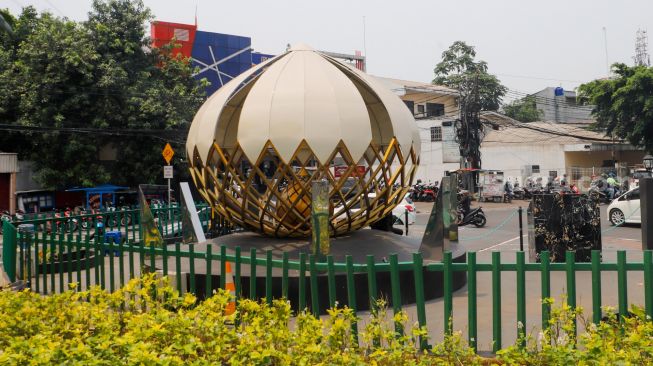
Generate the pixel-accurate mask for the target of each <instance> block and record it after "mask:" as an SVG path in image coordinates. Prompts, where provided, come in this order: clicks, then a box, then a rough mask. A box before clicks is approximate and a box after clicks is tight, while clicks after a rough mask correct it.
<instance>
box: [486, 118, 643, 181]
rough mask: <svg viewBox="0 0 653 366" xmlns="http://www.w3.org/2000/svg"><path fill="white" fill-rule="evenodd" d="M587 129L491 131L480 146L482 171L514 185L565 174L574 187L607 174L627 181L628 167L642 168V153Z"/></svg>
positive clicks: (545, 126) (556, 126)
mask: <svg viewBox="0 0 653 366" xmlns="http://www.w3.org/2000/svg"><path fill="white" fill-rule="evenodd" d="M585 127H586V125H574V124H568V123H567V124H560V123H551V122H531V123H519V122H517V123H507V124H504V125H502V127H500V128H499V129H497V130H489V131H488V133H487V135H486V136H485V139H484V140H483V142H482V143H481V159H482V161H483V169H489V170H499V171H503V172H504V176H505V177H506V179H507V178H510V179H511V180H512V181H513V182H514V181H523V179H525V178H526V177H528V176H541V177H544V178H547V177H553V178H555V177H557V176H561V175H562V174H565V173H566V174H567V176H568V179H569V180H570V181H571V182H572V183H573V182H577V181H578V180H580V179H581V178H583V177H585V178H586V179H585V180H587V179H591V178H592V176H596V175H600V174H601V173H603V172H605V171H614V172H615V173H617V174H618V175H625V174H627V171H628V170H627V167H631V166H636V165H638V164H641V162H642V158H643V156H644V151H642V150H639V149H636V148H634V147H633V146H631V145H629V144H627V143H621V142H619V141H616V142H612V141H611V140H610V139H609V138H607V137H605V136H604V134H603V133H600V132H594V131H588V130H587V129H586V128H585ZM583 188H587V187H583Z"/></svg>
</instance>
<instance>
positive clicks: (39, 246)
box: [17, 233, 653, 351]
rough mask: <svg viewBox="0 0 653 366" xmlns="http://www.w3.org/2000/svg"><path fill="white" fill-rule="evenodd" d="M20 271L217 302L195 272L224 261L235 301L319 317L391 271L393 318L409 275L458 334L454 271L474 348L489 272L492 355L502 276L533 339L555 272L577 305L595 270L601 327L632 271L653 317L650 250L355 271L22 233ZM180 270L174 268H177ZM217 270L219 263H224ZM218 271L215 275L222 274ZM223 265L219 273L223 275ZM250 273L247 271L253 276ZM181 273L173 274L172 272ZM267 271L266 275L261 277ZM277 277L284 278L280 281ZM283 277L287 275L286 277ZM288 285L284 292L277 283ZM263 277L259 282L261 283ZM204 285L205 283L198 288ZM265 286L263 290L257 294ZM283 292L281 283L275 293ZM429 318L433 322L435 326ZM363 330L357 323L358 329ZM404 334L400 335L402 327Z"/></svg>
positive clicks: (330, 262) (422, 314) (54, 283)
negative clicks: (530, 283)
mask: <svg viewBox="0 0 653 366" xmlns="http://www.w3.org/2000/svg"><path fill="white" fill-rule="evenodd" d="M17 239H18V248H19V249H18V251H19V253H18V258H19V260H18V268H17V273H18V275H19V278H21V279H24V280H26V281H27V282H28V286H29V288H31V289H32V290H33V291H37V292H40V293H43V294H51V293H55V292H61V291H63V290H66V289H67V288H68V287H69V284H72V283H77V285H76V287H75V289H76V290H83V289H86V288H88V287H89V286H101V287H102V288H105V289H107V290H109V291H112V290H115V289H116V288H117V287H118V286H121V285H123V284H125V283H126V281H128V280H129V279H131V278H134V277H137V276H138V275H139V274H140V273H141V271H145V270H148V268H149V269H152V268H159V269H160V270H162V272H163V273H164V274H166V275H170V276H171V277H172V281H171V284H172V285H173V286H175V287H176V288H177V289H178V290H179V291H182V289H183V288H184V285H187V290H188V291H190V292H192V293H195V294H197V295H199V296H200V297H205V296H211V294H212V290H214V289H216V288H218V287H220V288H225V276H222V275H220V279H219V283H215V282H213V276H204V278H203V280H202V278H201V277H200V276H196V273H195V272H196V270H195V268H196V266H197V265H203V266H205V268H206V269H207V273H211V268H220V273H221V274H222V273H225V267H226V262H231V263H233V274H234V282H235V287H236V296H237V298H240V297H243V296H246V297H249V298H254V299H260V298H265V299H266V300H267V301H268V302H271V301H272V299H273V298H275V297H283V298H290V297H295V295H296V299H297V304H294V305H296V307H297V308H299V309H306V308H307V309H308V310H309V311H311V312H313V313H314V314H316V315H317V314H319V312H320V306H321V305H325V304H320V293H327V294H328V305H329V306H334V305H335V304H336V301H337V302H338V303H339V304H341V305H342V304H346V305H348V306H349V307H350V308H353V309H354V310H357V308H358V307H357V304H361V303H362V302H369V304H370V306H371V307H373V306H375V304H376V300H377V298H379V297H380V296H382V295H381V294H380V293H379V292H378V290H377V278H378V276H379V274H381V273H383V272H389V275H390V279H391V281H390V288H391V293H390V294H389V298H390V299H391V300H392V308H393V312H394V313H397V312H399V311H401V310H402V305H401V303H402V301H401V291H400V290H401V289H400V287H401V286H402V285H401V283H400V276H399V274H400V272H401V271H410V272H412V273H413V275H414V276H413V280H414V285H415V295H416V296H415V299H416V303H415V307H416V313H417V320H418V323H419V325H420V326H423V327H427V326H428V323H429V321H430V322H433V321H434V318H433V314H429V316H427V313H426V301H425V300H424V299H425V296H424V290H425V288H426V287H425V286H441V288H443V290H444V298H443V313H442V314H441V316H442V318H441V319H442V320H443V321H444V324H445V333H451V332H452V330H453V324H454V323H455V319H453V318H452V314H453V292H454V291H453V274H454V272H460V271H462V272H465V273H466V275H467V304H468V306H467V309H468V316H467V321H468V324H467V333H468V342H469V344H470V346H471V347H473V348H476V345H477V339H478V338H477V332H478V329H477V328H478V319H477V314H478V306H477V297H478V295H477V279H478V278H479V276H482V275H483V274H484V273H489V275H490V276H491V283H492V286H491V287H492V288H491V297H492V299H491V300H492V301H491V304H492V305H491V306H492V341H493V343H492V344H493V351H496V350H498V349H500V348H501V347H502V315H503V313H502V300H501V277H502V274H504V273H514V274H515V281H516V294H515V295H516V299H517V302H516V304H517V305H516V307H517V312H516V319H515V320H516V324H517V329H516V331H517V334H518V335H521V336H523V335H524V334H525V330H526V325H527V320H528V319H526V299H527V296H537V297H538V298H542V299H544V298H549V297H551V274H552V273H554V272H562V273H564V276H565V279H566V286H565V287H566V289H567V297H566V298H567V300H566V301H567V303H568V304H569V305H570V306H575V305H576V300H577V296H576V289H577V287H576V274H577V273H578V272H590V273H591V279H592V321H593V322H596V323H598V322H599V321H600V320H601V317H602V312H601V305H602V304H601V289H602V287H601V274H602V273H604V272H612V273H614V272H616V275H617V278H618V286H617V290H616V291H617V296H618V312H619V314H620V315H626V314H627V313H628V305H629V302H628V291H627V287H628V283H627V273H628V272H633V271H636V272H642V273H643V288H644V302H645V304H644V306H645V311H646V314H647V315H648V316H650V317H653V252H651V251H644V252H643V260H642V261H641V262H636V263H633V262H627V261H626V253H625V252H624V251H619V252H617V261H616V263H606V262H602V261H601V253H600V252H599V251H594V252H592V257H591V262H585V263H576V262H575V259H574V253H573V252H568V253H567V255H566V262H564V263H551V261H550V258H549V254H548V253H547V252H543V253H542V255H541V263H526V262H525V254H524V252H516V253H515V262H514V263H502V262H501V258H500V253H499V252H494V253H492V257H491V258H492V260H491V263H477V261H476V253H474V252H469V253H467V258H466V262H463V263H458V262H456V263H454V262H453V261H452V255H451V253H445V255H444V259H443V261H442V262H436V263H424V262H423V258H422V256H421V254H419V253H415V254H413V256H412V260H411V261H407V262H399V261H398V257H397V255H396V254H392V255H390V256H389V261H388V262H387V263H386V262H380V263H379V262H376V259H375V258H374V257H373V256H368V257H367V260H366V262H365V263H354V261H353V258H352V257H351V256H347V257H346V258H345V261H344V262H341V263H336V262H334V258H333V257H332V256H328V257H327V258H326V262H317V261H316V257H314V256H312V255H308V256H307V255H305V254H303V253H301V254H300V255H299V260H289V258H288V254H287V253H284V254H283V256H282V258H281V259H273V256H272V252H271V251H266V252H265V256H262V257H260V256H257V252H256V250H255V249H251V250H250V252H249V255H243V253H242V251H241V248H235V250H234V251H233V252H231V253H228V251H227V248H226V247H224V246H221V247H220V248H219V249H220V250H219V251H218V252H217V253H214V252H213V251H212V248H211V246H208V247H207V250H206V252H199V251H195V248H194V246H193V245H190V246H186V247H187V249H182V245H181V244H180V243H175V244H174V245H171V246H163V247H161V248H156V247H153V246H151V247H145V246H143V245H142V244H141V243H139V242H132V241H127V242H122V241H121V242H119V243H114V242H112V243H103V242H101V241H95V240H90V237H89V236H83V235H79V234H78V235H76V236H72V235H62V234H57V233H37V234H36V235H35V236H31V235H22V234H21V233H19V234H18V238H17ZM66 255H68V256H71V257H70V258H68V259H71V260H68V261H65V260H63V259H64V258H66ZM171 261H172V263H174V265H172V264H171V263H170V262H171ZM182 261H184V262H185V263H186V265H187V272H186V273H188V277H187V278H188V281H187V282H184V281H182V270H181V268H182ZM216 262H218V263H216ZM214 266H215V267H214ZM218 266H219V267H218ZM244 266H249V273H245V270H246V268H244ZM173 267H174V269H172V268H173ZM259 269H260V270H259ZM291 270H292V271H298V273H297V277H298V286H297V288H296V289H293V291H294V292H295V293H290V286H289V283H290V278H291V277H290V275H289V272H290V271H291ZM424 270H426V271H438V272H441V273H442V274H443V276H442V278H443V281H442V283H430V284H426V283H425V282H424V277H423V275H424ZM274 271H276V273H277V276H273V272H274ZM527 272H537V273H539V274H540V281H541V286H540V291H539V293H535V292H528V293H527V286H526V273H527ZM279 273H280V275H279ZM336 275H339V276H344V279H345V284H346V296H345V297H344V298H338V292H337V291H336ZM355 275H363V276H366V277H367V287H368V288H369V298H360V297H359V295H358V292H357V290H356V282H355V281H354V276H355ZM318 276H326V278H327V286H326V288H319V285H318V283H319V282H318V280H317V279H318ZM275 277H279V278H280V281H281V286H280V291H275V290H273V288H278V287H279V286H278V281H277V282H276V283H275V281H274V278H275ZM259 278H260V279H261V280H260V281H257V279H259ZM200 280H202V281H203V283H198V281H200ZM261 285H263V288H260V287H258V286H261ZM275 285H277V286H276V287H275ZM541 306H542V309H541V310H542V312H541V314H542V317H541V319H538V320H530V321H532V322H533V321H534V322H538V321H541V324H542V326H546V325H547V324H548V320H549V315H550V305H549V304H548V303H543V304H542V305H541ZM429 319H430V320H429ZM354 326H355V327H356V329H355V330H357V327H358V325H357V324H355V325H354ZM396 330H397V331H398V332H401V331H402V329H401V327H400V326H399V324H397V327H396ZM420 345H421V347H422V348H426V347H428V342H427V340H426V339H423V340H421V342H420Z"/></svg>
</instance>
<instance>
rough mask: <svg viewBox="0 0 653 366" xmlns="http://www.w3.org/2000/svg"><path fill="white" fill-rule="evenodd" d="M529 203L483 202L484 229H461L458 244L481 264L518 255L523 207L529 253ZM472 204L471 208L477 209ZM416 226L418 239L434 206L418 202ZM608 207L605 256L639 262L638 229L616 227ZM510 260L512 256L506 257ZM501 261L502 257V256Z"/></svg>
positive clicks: (411, 229) (603, 217)
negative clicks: (495, 255)
mask: <svg viewBox="0 0 653 366" xmlns="http://www.w3.org/2000/svg"><path fill="white" fill-rule="evenodd" d="M528 202H529V201H521V200H520V201H517V200H516V201H513V202H512V203H494V202H483V203H481V204H480V206H481V207H483V211H484V212H485V214H486V217H487V225H486V226H485V227H483V228H477V227H474V226H463V227H461V228H459V234H460V240H461V242H462V243H463V244H464V246H465V248H466V249H467V250H468V251H476V252H477V253H478V254H477V256H478V259H479V260H480V261H489V260H490V256H491V254H490V253H491V252H492V251H501V252H517V251H519V219H518V217H519V216H518V214H517V209H518V208H519V206H522V207H523V234H524V235H523V240H524V250H525V251H528V227H527V223H526V208H527V206H528ZM478 205H479V203H478V202H474V203H473V205H472V208H474V207H478ZM416 206H417V217H416V222H415V224H413V225H410V227H409V235H411V236H419V237H421V236H422V235H423V234H424V229H425V228H426V223H427V221H428V218H429V215H430V213H431V209H432V207H433V203H429V202H417V203H416ZM606 208H607V205H601V232H602V235H601V236H602V238H601V239H602V242H603V252H604V256H605V255H607V259H610V258H613V257H614V258H616V254H615V253H616V251H617V250H626V251H627V257H628V260H631V259H632V260H636V259H637V260H639V259H641V243H642V234H641V228H640V225H625V226H622V227H615V226H613V225H612V224H610V222H609V221H608V219H607V213H606ZM505 258H506V259H508V260H510V259H511V258H514V256H510V255H508V256H506V257H505ZM502 259H503V256H502Z"/></svg>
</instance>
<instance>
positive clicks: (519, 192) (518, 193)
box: [512, 183, 526, 200]
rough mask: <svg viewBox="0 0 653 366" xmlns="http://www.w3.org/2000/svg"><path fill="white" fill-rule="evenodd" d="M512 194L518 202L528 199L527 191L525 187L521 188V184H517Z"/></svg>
mask: <svg viewBox="0 0 653 366" xmlns="http://www.w3.org/2000/svg"><path fill="white" fill-rule="evenodd" d="M512 194H513V195H514V197H515V199H516V200H523V199H526V190H525V189H524V188H523V187H521V186H520V185H519V183H515V188H513V190H512Z"/></svg>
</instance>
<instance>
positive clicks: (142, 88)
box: [0, 0, 205, 188]
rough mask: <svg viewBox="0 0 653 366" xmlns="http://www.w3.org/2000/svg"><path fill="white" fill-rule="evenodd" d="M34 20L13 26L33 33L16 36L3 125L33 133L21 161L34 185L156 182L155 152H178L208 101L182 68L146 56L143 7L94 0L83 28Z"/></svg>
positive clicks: (127, 0) (124, 0) (133, 0)
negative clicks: (172, 146)
mask: <svg viewBox="0 0 653 366" xmlns="http://www.w3.org/2000/svg"><path fill="white" fill-rule="evenodd" d="M33 15H34V14H33V13H32V12H27V13H26V12H25V11H24V12H23V14H21V16H20V17H19V19H18V24H20V23H21V21H22V18H23V17H25V18H26V20H27V19H31V20H30V22H29V24H31V25H32V27H31V28H29V29H28V30H29V31H25V32H23V33H21V32H22V31H21V28H20V27H17V28H16V32H15V33H17V34H21V35H20V37H22V41H21V42H20V43H19V44H18V45H19V46H18V47H17V49H16V52H15V55H13V56H12V57H13V62H12V65H11V66H10V70H9V74H11V75H12V76H11V77H10V78H9V79H10V80H8V81H9V83H10V84H11V87H10V89H11V92H10V94H12V95H10V96H9V97H10V98H13V99H12V101H13V102H11V103H10V104H11V105H10V106H8V107H7V108H6V111H5V120H6V119H9V118H14V120H15V121H16V123H17V124H18V125H20V126H23V127H37V128H39V129H40V130H39V131H38V132H31V133H29V134H28V136H29V138H30V146H29V150H28V151H27V153H28V158H30V159H31V160H33V161H34V163H35V168H36V170H37V178H38V179H39V181H40V182H41V183H42V184H44V185H45V186H46V187H48V188H62V187H69V186H78V185H81V186H92V185H96V184H100V183H107V182H111V183H115V184H120V185H128V186H135V185H136V184H138V183H155V182H157V181H162V179H161V177H160V176H161V165H162V163H163V159H162V157H161V148H162V147H163V145H164V144H165V142H166V141H170V142H177V145H179V142H181V141H182V140H183V139H184V137H185V134H186V131H187V129H188V127H189V125H190V121H191V120H192V117H193V115H194V114H195V112H196V111H197V108H198V107H199V105H200V104H201V103H202V102H203V100H204V98H205V96H204V85H203V83H201V82H198V81H196V80H195V79H194V78H193V77H192V69H191V66H190V63H189V62H188V60H186V59H183V58H181V57H179V58H172V57H170V56H169V55H170V53H169V52H165V51H164V52H161V51H160V50H158V49H152V48H151V47H150V45H151V42H150V40H149V39H148V38H147V37H146V34H145V27H144V25H145V24H146V23H147V22H148V21H149V20H151V14H150V11H149V10H148V9H147V8H145V7H144V6H143V3H142V1H140V0H94V1H93V8H92V11H91V12H90V13H89V18H88V21H86V22H83V23H76V22H73V21H70V20H67V19H61V18H57V17H54V16H52V15H51V14H49V13H43V14H41V15H40V16H37V17H34V16H33ZM17 38H18V37H17ZM0 55H1V54H0ZM0 57H1V56H0ZM5 71H6V70H5ZM0 75H3V73H2V70H1V69H0ZM0 99H2V98H0ZM0 108H1V106H0ZM0 113H1V111H0ZM74 129H78V130H79V131H83V129H87V130H85V131H84V132H83V133H82V132H79V133H70V131H71V130H74ZM88 129H92V130H94V131H98V132H97V133H88ZM44 130H45V132H44ZM101 159H103V160H101ZM179 163H180V160H179V159H176V161H175V164H179Z"/></svg>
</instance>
